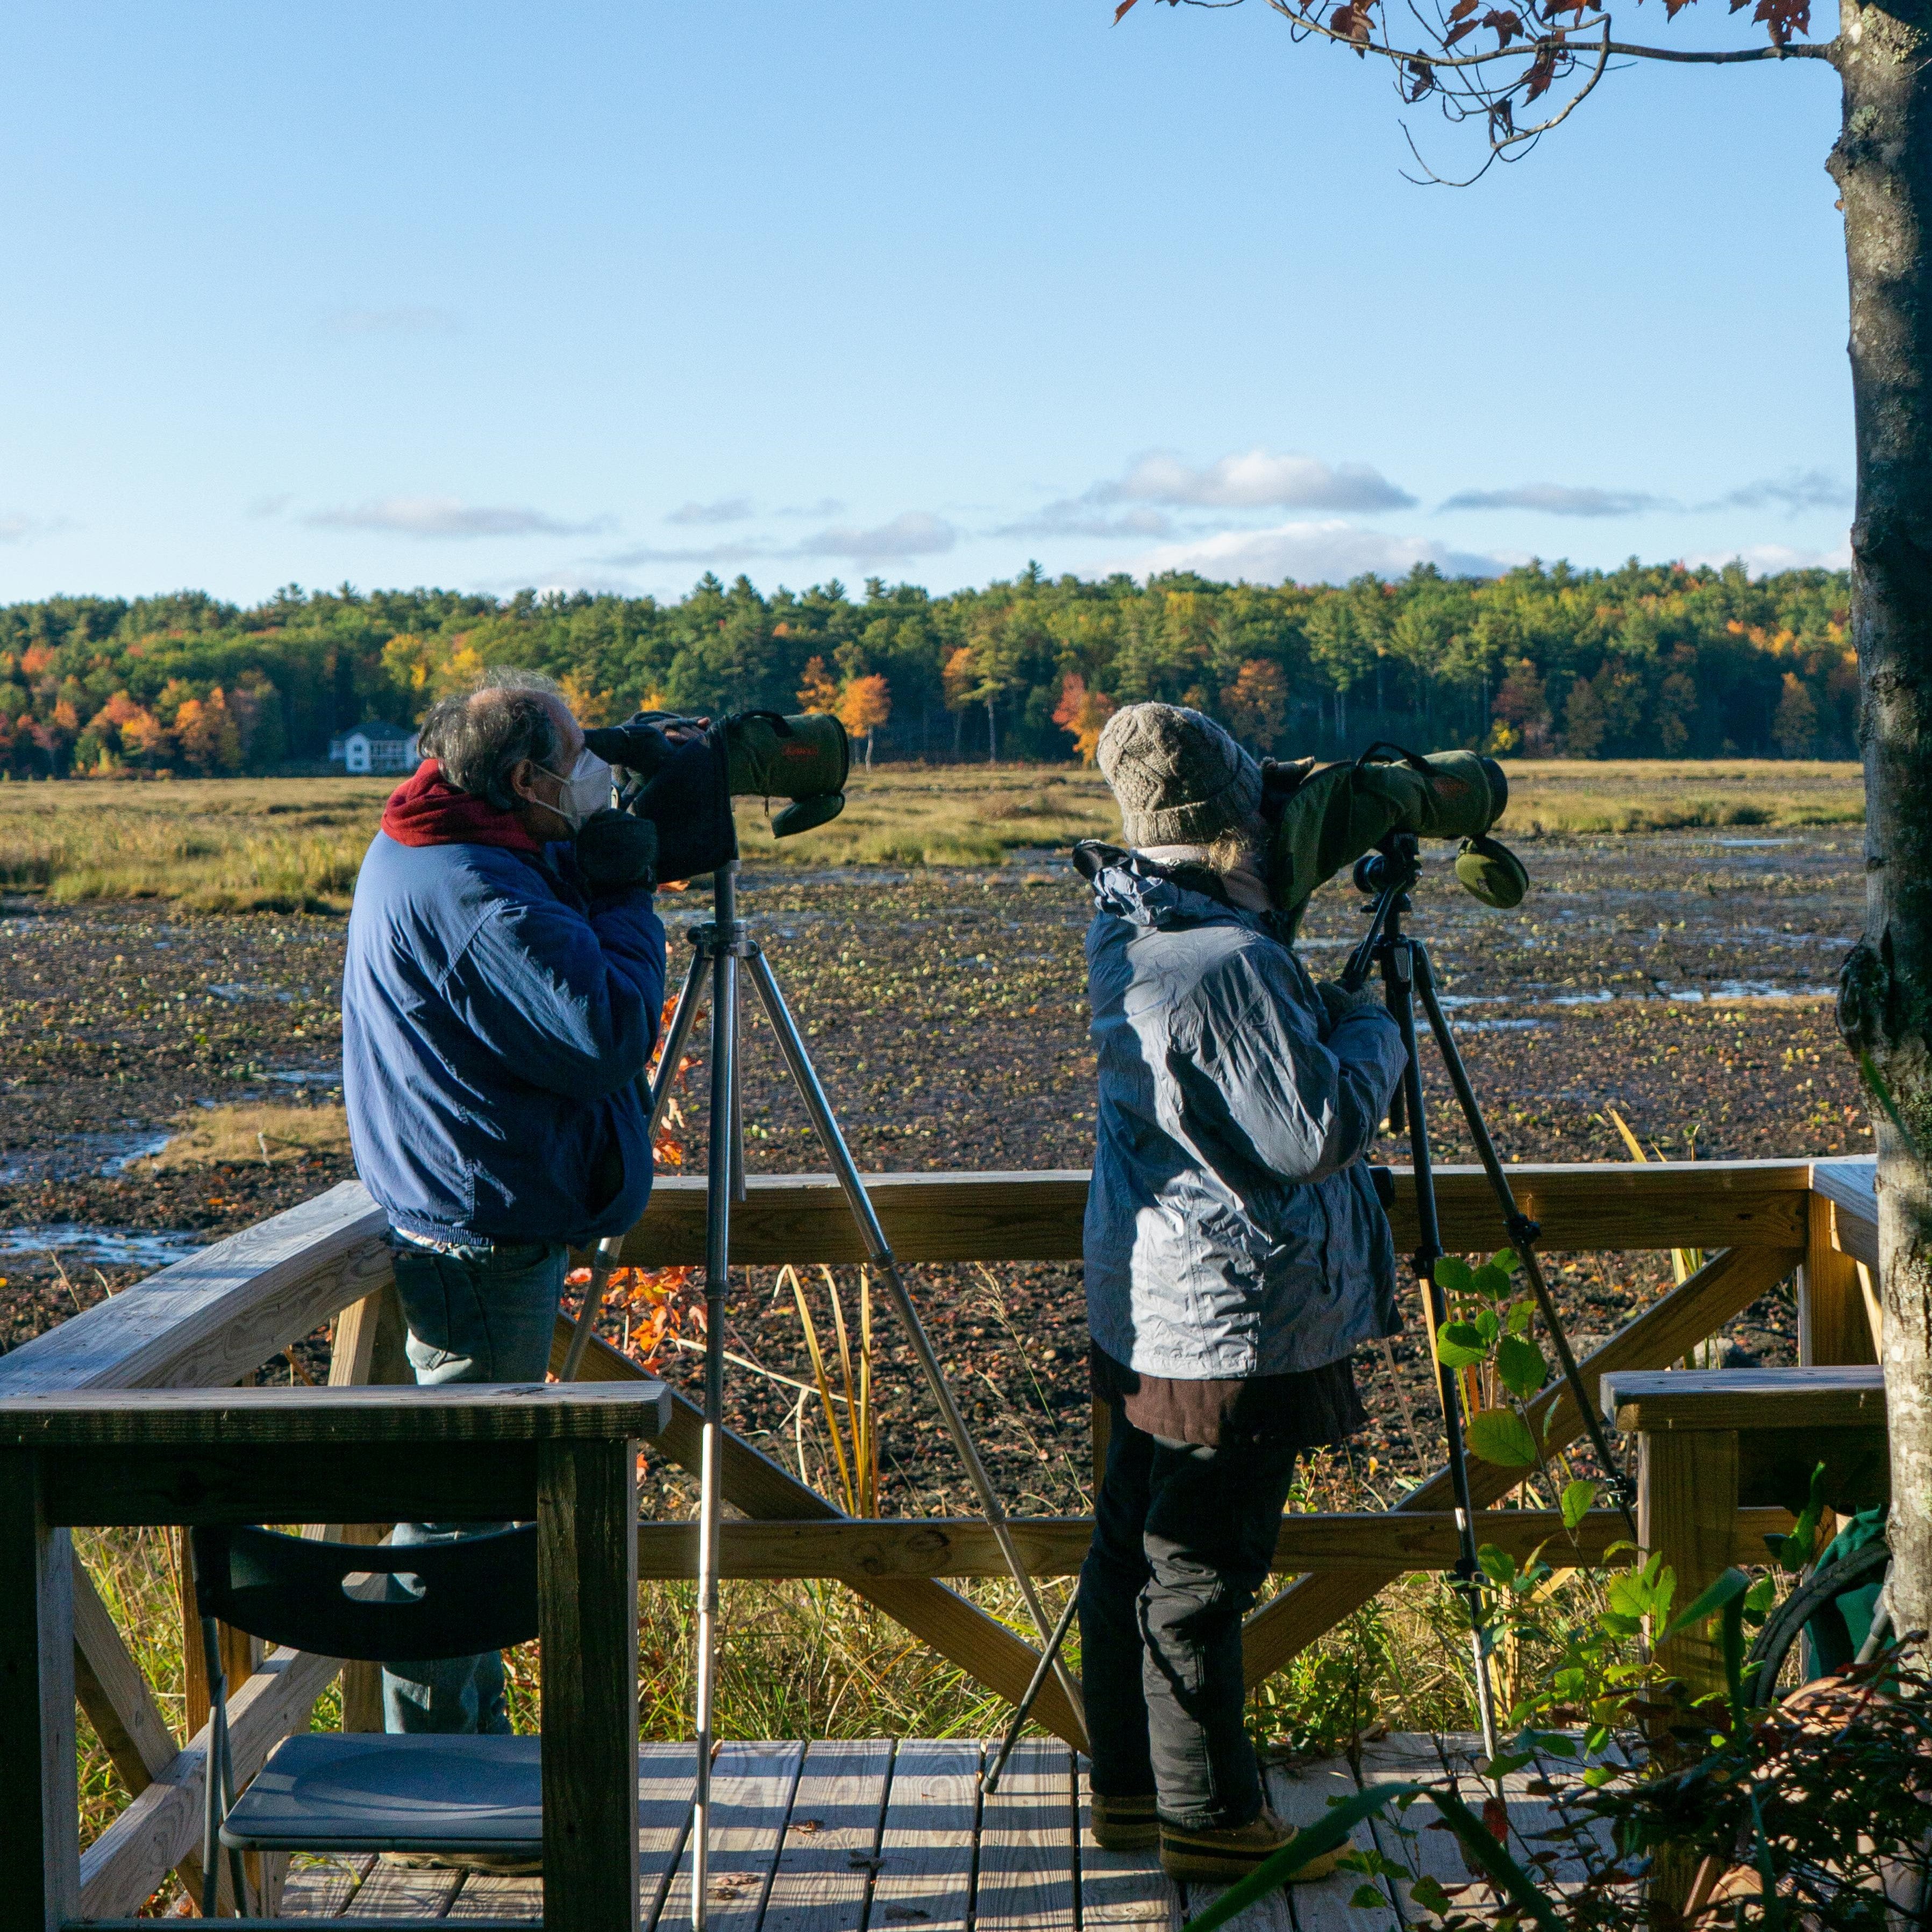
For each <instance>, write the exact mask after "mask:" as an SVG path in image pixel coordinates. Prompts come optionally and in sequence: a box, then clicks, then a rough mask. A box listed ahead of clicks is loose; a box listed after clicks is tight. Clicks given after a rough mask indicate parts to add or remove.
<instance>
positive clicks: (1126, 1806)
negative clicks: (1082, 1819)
mask: <svg viewBox="0 0 1932 1932" xmlns="http://www.w3.org/2000/svg"><path fill="white" fill-rule="evenodd" d="M1090 1829H1091V1835H1092V1837H1093V1840H1094V1843H1095V1844H1097V1845H1098V1846H1100V1849H1101V1850H1103V1852H1151V1851H1152V1850H1153V1849H1154V1846H1157V1844H1159V1843H1160V1819H1159V1818H1158V1817H1157V1816H1156V1815H1155V1813H1154V1794H1153V1793H1152V1792H1149V1793H1147V1795H1146V1796H1145V1797H1139V1796H1136V1797H1133V1798H1103V1797H1102V1796H1100V1793H1098V1792H1095V1793H1094V1802H1093V1811H1092V1814H1091V1827H1090Z"/></svg>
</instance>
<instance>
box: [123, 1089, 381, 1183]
mask: <svg viewBox="0 0 1932 1932" xmlns="http://www.w3.org/2000/svg"><path fill="white" fill-rule="evenodd" d="M175 1127H176V1129H177V1130H178V1131H177V1132H176V1133H175V1136H174V1137H173V1139H171V1140H170V1141H169V1142H168V1144H167V1145H166V1147H164V1148H162V1149H161V1151H160V1153H159V1154H155V1155H154V1156H152V1157H151V1158H150V1159H148V1160H140V1161H136V1162H135V1163H133V1170H132V1171H133V1172H136V1173H139V1174H147V1173H154V1172H167V1171H169V1170H171V1169H177V1168H186V1167H211V1166H216V1165H217V1164H218V1163H221V1162H223V1161H233V1162H251V1161H260V1163H262V1164H263V1166H274V1165H275V1164H276V1163H278V1162H287V1161H292V1160H301V1159H302V1157H303V1156H304V1155H305V1154H347V1152H348V1151H349V1117H348V1115H347V1114H346V1113H345V1112H344V1111H343V1109H341V1108H340V1107H278V1106H272V1105H270V1104H268V1103H263V1104H262V1105H260V1106H234V1107H208V1108H196V1109H194V1110H193V1112H189V1113H186V1114H183V1115H179V1116H178V1117H177V1118H176V1120H175Z"/></svg>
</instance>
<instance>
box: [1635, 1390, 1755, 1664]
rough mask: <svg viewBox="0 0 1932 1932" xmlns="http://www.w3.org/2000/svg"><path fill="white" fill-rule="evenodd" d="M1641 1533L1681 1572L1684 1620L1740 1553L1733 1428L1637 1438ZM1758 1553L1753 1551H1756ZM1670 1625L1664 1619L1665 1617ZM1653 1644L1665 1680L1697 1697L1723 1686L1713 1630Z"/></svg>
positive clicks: (1676, 1604)
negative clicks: (1674, 1680)
mask: <svg viewBox="0 0 1932 1932" xmlns="http://www.w3.org/2000/svg"><path fill="white" fill-rule="evenodd" d="M1638 1446H1639V1448H1640V1452H1641V1453H1640V1460H1639V1466H1638V1475H1637V1535H1638V1536H1639V1538H1640V1539H1641V1541H1643V1546H1644V1547H1645V1548H1646V1550H1652V1551H1654V1552H1659V1553H1661V1554H1662V1556H1663V1558H1664V1562H1667V1564H1669V1565H1670V1567H1671V1568H1672V1569H1673V1570H1674V1571H1676V1573H1677V1589H1676V1595H1674V1596H1673V1598H1671V1601H1670V1613H1671V1616H1678V1615H1680V1614H1681V1613H1682V1612H1683V1611H1684V1610H1687V1609H1688V1607H1690V1606H1691V1604H1694V1603H1695V1602H1696V1601H1697V1599H1698V1598H1699V1597H1700V1596H1701V1595H1703V1593H1704V1592H1705V1591H1706V1589H1708V1588H1709V1586H1711V1585H1712V1583H1715V1582H1716V1581H1717V1580H1718V1578H1719V1577H1721V1576H1722V1575H1723V1574H1724V1572H1725V1571H1726V1570H1727V1569H1729V1568H1730V1565H1731V1564H1732V1562H1733V1560H1734V1556H1735V1553H1736V1549H1737V1522H1736V1517H1737V1496H1738V1439H1737V1433H1736V1431H1735V1430H1725V1429H1685V1430H1676V1429H1668V1428H1667V1429H1664V1430H1659V1431H1653V1430H1646V1431H1645V1433H1644V1434H1643V1436H1642V1438H1641V1439H1640V1442H1639V1445H1638ZM1754 1554H1756V1552H1755V1551H1754ZM1663 1637H1664V1630H1663V1628H1661V1627H1659V1628H1653V1630H1652V1632H1651V1641H1652V1644H1653V1645H1654V1646H1655V1656H1656V1660H1657V1662H1658V1664H1659V1665H1660V1666H1661V1668H1662V1669H1663V1670H1664V1674H1665V1675H1666V1676H1670V1677H1675V1678H1677V1679H1679V1680H1680V1681H1681V1682H1682V1683H1683V1685H1684V1686H1685V1689H1686V1690H1687V1691H1688V1692H1689V1694H1691V1696H1692V1697H1703V1696H1704V1695H1705V1694H1706V1693H1707V1692H1709V1691H1721V1690H1723V1689H1724V1653H1723V1650H1722V1649H1721V1646H1720V1645H1719V1643H1718V1640H1717V1637H1716V1634H1715V1631H1713V1630H1712V1628H1710V1627H1709V1626H1708V1625H1707V1626H1706V1627H1705V1628H1702V1629H1694V1630H1687V1631H1680V1632H1679V1634H1678V1635H1676V1637H1672V1638H1671V1639H1670V1640H1669V1642H1667V1643H1666V1642H1664V1641H1663Z"/></svg>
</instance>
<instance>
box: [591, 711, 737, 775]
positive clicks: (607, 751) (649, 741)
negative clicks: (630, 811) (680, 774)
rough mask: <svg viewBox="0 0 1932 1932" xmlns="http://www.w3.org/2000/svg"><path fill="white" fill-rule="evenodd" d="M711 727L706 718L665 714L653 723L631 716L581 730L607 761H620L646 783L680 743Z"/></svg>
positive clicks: (608, 763) (608, 762)
mask: <svg viewBox="0 0 1932 1932" xmlns="http://www.w3.org/2000/svg"><path fill="white" fill-rule="evenodd" d="M710 728H711V720H710V719H709V718H667V720H666V721H664V723H663V724H650V723H649V722H647V721H646V720H644V719H643V718H633V719H632V720H631V721H630V723H629V724H600V725H598V726H595V727H593V728H592V729H591V730H588V731H586V732H585V733H584V734H583V742H584V743H585V744H586V745H588V746H589V748H590V749H591V750H592V751H595V753H596V754H597V755H598V757H600V758H601V759H602V760H604V763H606V764H607V765H622V766H623V767H624V769H625V770H626V771H627V772H631V773H633V774H634V775H635V776H637V777H638V778H641V779H643V781H644V782H645V783H646V784H649V782H650V781H651V780H652V778H655V776H656V775H657V774H658V771H659V769H661V767H662V766H663V765H664V761H665V760H666V759H667V758H668V757H670V754H672V752H673V751H676V749H677V748H678V747H679V745H688V743H690V742H691V739H694V738H701V737H703V735H704V734H705V733H706V731H708V730H709V729H710Z"/></svg>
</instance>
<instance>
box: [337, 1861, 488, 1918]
mask: <svg viewBox="0 0 1932 1932" xmlns="http://www.w3.org/2000/svg"><path fill="white" fill-rule="evenodd" d="M462 1882H463V1873H460V1872H459V1871H449V1870H443V1869H440V1868H439V1867H436V1866H434V1865H398V1864H390V1863H389V1861H388V1860H387V1859H385V1858H378V1859H377V1861H376V1863H375V1866H374V1869H373V1870H371V1872H370V1873H369V1876H368V1877H367V1878H365V1879H364V1880H363V1881H362V1883H361V1884H360V1885H358V1886H357V1887H356V1892H355V1895H354V1897H352V1898H351V1899H350V1901H349V1903H347V1905H346V1906H344V1907H343V1909H342V1912H341V1917H342V1918H345V1919H353V1918H441V1917H442V1916H443V1914H444V1913H445V1912H447V1911H448V1910H449V1907H450V1903H451V1901H452V1900H454V1899H455V1897H456V1891H457V1887H458V1885H460V1884H461V1883H462Z"/></svg>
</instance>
